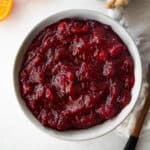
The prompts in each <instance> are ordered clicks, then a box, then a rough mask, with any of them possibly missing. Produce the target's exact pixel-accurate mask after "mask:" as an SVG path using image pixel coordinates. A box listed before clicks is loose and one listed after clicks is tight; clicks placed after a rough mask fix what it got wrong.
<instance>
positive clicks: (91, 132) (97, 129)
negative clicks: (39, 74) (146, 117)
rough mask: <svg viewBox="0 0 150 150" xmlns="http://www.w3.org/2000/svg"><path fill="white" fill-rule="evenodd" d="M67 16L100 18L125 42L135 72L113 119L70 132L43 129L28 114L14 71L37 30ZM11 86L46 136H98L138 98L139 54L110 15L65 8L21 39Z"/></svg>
mask: <svg viewBox="0 0 150 150" xmlns="http://www.w3.org/2000/svg"><path fill="white" fill-rule="evenodd" d="M67 17H81V18H88V19H94V20H97V21H100V22H102V23H104V24H107V25H110V26H111V27H112V29H113V30H114V31H115V32H116V33H117V34H118V35H119V37H120V38H121V39H122V40H123V42H124V43H125V44H126V45H127V47H128V49H129V51H130V54H131V55H132V57H133V60H134V67H135V68H134V74H135V84H134V87H133V89H132V99H131V102H130V103H129V104H128V105H127V106H126V107H125V108H124V109H123V110H122V111H121V113H120V114H118V116H116V117H115V118H114V119H111V120H109V121H106V122H104V123H103V124H100V125H96V126H94V127H91V128H88V129H82V130H71V131H64V132H59V131H56V130H53V129H51V128H49V129H47V128H44V127H43V126H42V125H41V124H40V123H39V122H38V121H37V120H36V119H35V118H34V116H33V115H32V114H31V112H30V111H29V109H28V108H27V107H26V105H25V103H24V101H23V100H22V98H21V96H20V92H19V83H18V73H19V68H20V65H21V62H22V59H23V56H24V53H25V51H26V49H27V47H28V46H29V44H30V43H31V41H32V39H33V38H34V37H35V36H36V35H37V33H39V31H41V30H42V29H43V28H44V27H45V26H47V25H49V24H52V23H54V22H56V21H58V20H60V19H63V18H67ZM13 75H14V88H15V93H16V96H17V100H18V102H19V104H20V106H21V108H22V110H23V112H24V113H25V115H26V116H27V117H28V118H29V120H30V121H31V122H32V123H33V124H34V125H35V126H37V127H38V128H39V129H41V130H42V131H43V132H45V133H47V134H48V135H49V136H55V137H58V138H61V139H65V140H88V139H93V138H96V137H99V136H102V135H104V134H106V133H108V132H110V131H111V130H113V129H114V128H116V127H117V126H118V125H119V124H120V123H121V122H122V121H123V120H124V119H125V118H126V117H127V116H128V115H129V113H130V112H131V110H132V109H133V107H134V106H135V103H136V101H137V99H138V96H139V93H140V88H141V82H142V67H141V60H140V56H139V52H138V49H137V47H136V45H135V43H134V41H133V40H132V38H131V37H130V35H129V34H128V33H127V32H126V31H125V29H124V28H123V27H122V26H120V25H119V24H118V23H117V22H115V21H114V20H112V19H111V18H109V17H107V16H105V15H103V14H101V13H99V12H97V11H93V10H83V9H78V10H66V11H62V12H59V13H57V14H54V15H51V16H50V17H48V18H46V19H45V20H43V21H42V22H40V23H39V24H38V25H36V27H35V28H34V29H33V30H32V31H31V32H30V33H29V34H28V36H27V37H26V38H25V40H24V41H23V43H22V45H21V47H20V49H19V51H18V54H17V56H16V60H15V64H14V73H13Z"/></svg>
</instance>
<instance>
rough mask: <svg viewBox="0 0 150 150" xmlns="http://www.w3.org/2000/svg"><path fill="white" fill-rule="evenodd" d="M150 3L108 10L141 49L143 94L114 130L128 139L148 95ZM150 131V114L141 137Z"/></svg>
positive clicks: (145, 0) (143, 0) (132, 2)
mask: <svg viewBox="0 0 150 150" xmlns="http://www.w3.org/2000/svg"><path fill="white" fill-rule="evenodd" d="M149 7H150V1H149V0H142V1H141V0H134V1H131V2H130V4H129V5H128V6H127V7H126V8H119V9H111V10H108V15H109V16H110V17H112V18H113V19H115V20H117V21H118V22H119V23H120V24H121V25H123V26H124V27H125V28H126V30H127V31H128V32H129V33H130V34H131V36H132V37H133V39H134V40H135V42H136V44H137V46H138V47H139V51H140V55H141V59H142V67H143V84H142V89H141V94H140V96H139V99H138V101H137V104H136V106H135V108H134V109H133V111H132V112H131V114H130V115H129V116H128V117H127V118H126V119H125V120H124V121H123V123H122V124H121V125H120V126H119V127H118V128H116V129H115V130H114V132H116V133H117V134H119V135H121V136H125V137H128V136H129V135H130V133H131V132H132V130H133V127H134V125H135V122H136V119H137V117H138V115H139V112H140V110H141V109H142V107H143V104H144V101H145V98H146V95H147V90H146V89H147V86H148V85H147V81H146V73H147V65H148V63H149V62H150V42H149V39H150V19H149V18H150V11H149ZM149 129H150V113H149V114H148V115H147V118H146V121H145V123H144V125H143V130H142V132H141V135H142V136H144V134H145V133H146V132H147V130H149Z"/></svg>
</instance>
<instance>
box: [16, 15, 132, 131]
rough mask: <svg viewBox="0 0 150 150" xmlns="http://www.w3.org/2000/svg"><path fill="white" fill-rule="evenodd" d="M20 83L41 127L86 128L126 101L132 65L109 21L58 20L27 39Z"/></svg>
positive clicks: (128, 94)
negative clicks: (105, 22) (27, 44)
mask: <svg viewBox="0 0 150 150" xmlns="http://www.w3.org/2000/svg"><path fill="white" fill-rule="evenodd" d="M19 83H20V92H21V96H22V98H23V100H24V101H25V103H26V104H27V107H28V108H29V109H30V111H31V112H32V113H33V115H34V116H35V117H36V118H37V119H38V120H39V121H40V122H41V123H42V124H43V125H44V126H46V127H50V128H54V129H57V130H61V131H62V130H67V129H79V128H80V129H81V128H88V127H91V126H94V125H96V124H101V123H103V122H104V121H106V120H109V119H112V118H113V117H115V116H116V115H117V114H118V113H119V112H120V111H121V110H122V109H123V108H124V107H125V106H126V105H127V104H128V103H129V102H130V100H131V90H132V87H133V85H134V64H133V59H132V57H131V55H130V54H129V51H128V48H127V47H126V45H125V44H124V43H123V42H122V40H121V39H120V38H119V37H118V36H117V35H116V33H114V32H113V30H112V29H111V27H110V26H108V25H105V24H102V23H100V22H97V21H94V20H82V19H77V18H72V19H63V20H61V21H59V22H57V23H55V24H52V25H49V26H47V27H46V28H45V29H43V30H42V31H41V32H40V33H39V34H38V35H37V36H36V38H35V39H34V40H33V41H32V43H31V44H30V46H29V47H28V49H27V52H26V54H25V56H24V60H23V63H22V66H21V69H20V73H19Z"/></svg>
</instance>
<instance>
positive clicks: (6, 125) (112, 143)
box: [0, 0, 150, 150]
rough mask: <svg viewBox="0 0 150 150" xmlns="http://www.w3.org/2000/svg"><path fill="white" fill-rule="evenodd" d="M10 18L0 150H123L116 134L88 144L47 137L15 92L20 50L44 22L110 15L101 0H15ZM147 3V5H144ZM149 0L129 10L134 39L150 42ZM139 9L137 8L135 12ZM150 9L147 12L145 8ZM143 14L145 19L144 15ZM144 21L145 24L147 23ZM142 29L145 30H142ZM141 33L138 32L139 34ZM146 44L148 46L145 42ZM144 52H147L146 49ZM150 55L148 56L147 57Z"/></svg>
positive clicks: (142, 144)
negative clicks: (62, 13) (55, 16)
mask: <svg viewBox="0 0 150 150" xmlns="http://www.w3.org/2000/svg"><path fill="white" fill-rule="evenodd" d="M14 1H15V4H14V9H13V12H12V14H11V15H10V17H9V18H8V19H7V20H5V21H4V22H2V23H0V52H1V54H0V69H1V71H0V97H1V100H0V150H20V149H21V150H26V149H30V150H43V149H44V150H49V149H52V150H60V149H61V150H66V149H71V150H76V149H78V150H112V149H113V150H121V149H123V147H124V145H125V143H126V140H127V139H126V138H124V137H120V136H118V134H116V131H113V132H111V133H110V134H108V135H105V136H103V137H101V138H98V139H94V140H90V141H85V142H67V141H62V140H58V139H55V138H53V137H51V136H47V135H45V134H43V133H42V132H41V131H39V130H38V129H36V128H35V127H34V126H33V125H32V124H31V123H30V122H29V121H28V120H27V118H26V117H25V116H24V115H23V114H22V111H21V109H20V108H19V105H18V103H17V100H16V98H15V95H14V92H13V83H12V69H13V68H12V67H13V63H14V58H15V55H16V53H17V51H18V48H19V46H20V44H21V42H22V40H23V39H24V37H25V36H26V34H27V33H28V32H29V31H30V30H31V28H33V27H34V26H35V25H36V23H38V22H39V21H40V20H42V19H43V18H45V17H46V16H49V15H50V14H52V13H54V12H57V11H59V10H64V9H70V8H87V9H94V10H98V11H99V12H102V13H105V14H108V11H107V10H106V9H105V8H104V7H103V1H101V0H76V1H71V0H14ZM144 2H145V3H144ZM149 7H150V1H149V0H142V1H141V0H132V1H131V4H130V6H129V7H128V8H126V12H125V17H127V18H128V24H129V26H130V28H129V31H130V32H131V33H132V35H133V36H134V37H137V36H139V35H140V36H142V37H143V36H144V37H146V39H148V38H149V39H150V11H148V9H149ZM135 8H136V9H135ZM142 8H144V9H146V8H147V11H144V9H142ZM141 14H143V16H142V15H141ZM143 19H144V21H143ZM141 27H142V28H141ZM137 31H138V32H137ZM144 42H145V43H144ZM143 49H144V50H143ZM140 50H141V56H142V58H143V64H144V68H145V66H146V65H145V64H147V62H148V61H149V60H150V53H149V52H148V51H149V42H148V40H144V41H143V44H142V45H141V46H140ZM146 56H147V57H146ZM149 141H150V132H148V130H147V131H146V132H145V133H144V134H142V136H141V138H140V141H139V143H138V146H137V150H149V147H150V143H149Z"/></svg>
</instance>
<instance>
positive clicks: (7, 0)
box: [0, 0, 13, 21]
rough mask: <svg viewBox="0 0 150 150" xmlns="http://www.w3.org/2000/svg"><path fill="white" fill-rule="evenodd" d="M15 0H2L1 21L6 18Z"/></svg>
mask: <svg viewBox="0 0 150 150" xmlns="http://www.w3.org/2000/svg"><path fill="white" fill-rule="evenodd" d="M12 5H13V0H0V21H2V20H4V19H5V18H6V17H7V16H8V15H9V14H10V12H11V10H12Z"/></svg>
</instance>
